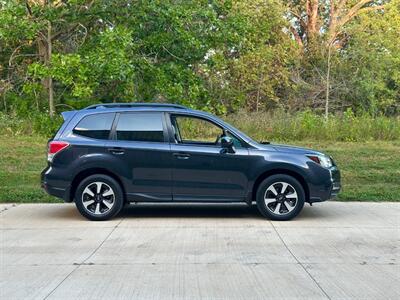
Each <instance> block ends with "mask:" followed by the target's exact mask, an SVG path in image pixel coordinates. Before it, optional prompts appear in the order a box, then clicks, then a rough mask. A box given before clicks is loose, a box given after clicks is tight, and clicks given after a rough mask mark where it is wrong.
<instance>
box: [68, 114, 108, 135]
mask: <svg viewBox="0 0 400 300" xmlns="http://www.w3.org/2000/svg"><path fill="white" fill-rule="evenodd" d="M114 115H115V114H114V113H106V114H94V115H89V116H86V117H84V118H83V119H82V120H81V121H80V122H79V123H78V125H76V127H75V128H74V130H73V132H74V133H75V134H77V135H81V136H85V137H90V138H93V139H101V140H106V139H108V136H109V134H110V130H111V126H112V123H113V121H114Z"/></svg>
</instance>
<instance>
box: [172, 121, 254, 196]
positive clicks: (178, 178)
mask: <svg viewBox="0 0 400 300" xmlns="http://www.w3.org/2000/svg"><path fill="white" fill-rule="evenodd" d="M170 120H171V128H172V130H173V133H172V134H173V136H174V142H173V143H171V155H172V159H173V164H172V166H173V169H172V176H173V190H172V193H173V199H174V201H210V202H211V201H213V202H214V201H227V202H236V201H243V200H245V198H246V196H247V195H246V191H247V184H248V177H247V173H248V168H249V167H248V165H249V162H248V159H249V155H248V150H247V149H246V148H245V147H242V145H241V142H240V140H238V139H235V138H234V137H233V138H234V140H235V152H234V153H228V152H226V151H224V149H222V147H221V145H220V138H221V137H222V136H223V135H224V134H228V133H227V132H225V131H224V130H223V128H221V127H220V126H218V125H217V124H215V123H213V122H212V121H210V120H208V119H204V118H199V117H194V116H191V115H182V114H177V115H172V116H171V117H170Z"/></svg>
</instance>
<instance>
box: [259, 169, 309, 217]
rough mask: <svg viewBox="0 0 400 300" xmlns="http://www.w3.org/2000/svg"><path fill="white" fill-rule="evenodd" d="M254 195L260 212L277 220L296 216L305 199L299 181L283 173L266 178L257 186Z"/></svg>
mask: <svg viewBox="0 0 400 300" xmlns="http://www.w3.org/2000/svg"><path fill="white" fill-rule="evenodd" d="M256 197H257V199H256V200H257V207H258V210H259V211H260V212H261V214H262V215H263V216H265V217H267V218H269V219H272V220H278V221H286V220H290V219H292V218H294V217H296V216H297V215H298V214H299V213H300V211H301V210H302V208H303V206H304V201H305V193H304V189H303V187H302V185H301V184H300V182H298V180H297V179H295V178H294V177H292V176H289V175H285V174H278V175H273V176H270V177H268V178H266V179H265V180H264V181H263V182H261V184H260V186H259V187H258V190H257V195H256Z"/></svg>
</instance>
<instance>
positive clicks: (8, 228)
mask: <svg viewBox="0 0 400 300" xmlns="http://www.w3.org/2000/svg"><path fill="white" fill-rule="evenodd" d="M135 225H145V224H135ZM218 225H219V224H216V225H215V226H202V225H198V226H181V225H176V226H146V228H145V229H154V228H180V229H181V228H189V229H190V228H206V229H210V228H216V227H218ZM114 227H115V225H114V226H104V227H87V226H82V227H81V226H76V227H75V226H73V227H65V226H60V227H29V228H28V227H26V228H24V227H21V228H18V227H3V228H1V230H10V231H11V230H42V229H44V228H45V229H46V230H59V229H60V228H62V229H80V228H82V229H100V228H101V229H109V228H114ZM134 227H135V226H133V225H132V226H131V225H129V226H127V225H122V226H118V228H123V229H129V228H134ZM218 228H226V229H229V228H231V229H232V228H259V224H257V225H251V226H246V225H245V226H242V225H240V224H238V225H235V226H223V227H218ZM271 228H272V227H271ZM277 228H279V229H282V230H286V229H296V230H297V229H321V228H323V229H371V228H372V229H377V230H379V229H398V228H399V226H396V225H393V226H384V227H379V226H329V227H323V226H322V227H317V226H299V227H296V226H291V227H288V226H278V227H277Z"/></svg>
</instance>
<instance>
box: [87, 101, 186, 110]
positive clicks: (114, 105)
mask: <svg viewBox="0 0 400 300" xmlns="http://www.w3.org/2000/svg"><path fill="white" fill-rule="evenodd" d="M118 107H121V108H123V107H125V108H130V107H155V108H156V107H165V108H180V109H188V108H187V107H186V106H183V105H179V104H170V103H136V102H133V103H100V104H94V105H90V106H88V107H86V108H84V109H96V108H118Z"/></svg>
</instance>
